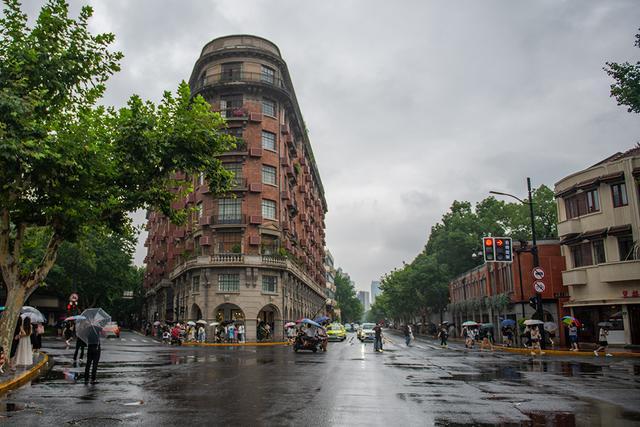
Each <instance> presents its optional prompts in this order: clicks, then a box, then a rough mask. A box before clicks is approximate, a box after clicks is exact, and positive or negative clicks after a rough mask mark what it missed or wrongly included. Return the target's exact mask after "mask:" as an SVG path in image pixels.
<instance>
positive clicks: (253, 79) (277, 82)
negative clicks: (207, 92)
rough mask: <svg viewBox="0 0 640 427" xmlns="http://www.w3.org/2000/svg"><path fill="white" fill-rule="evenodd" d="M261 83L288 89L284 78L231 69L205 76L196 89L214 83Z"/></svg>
mask: <svg viewBox="0 0 640 427" xmlns="http://www.w3.org/2000/svg"><path fill="white" fill-rule="evenodd" d="M246 82H249V83H262V84H265V85H269V86H274V87H277V88H280V89H283V90H288V89H287V86H286V84H285V82H284V80H282V79H280V78H276V77H275V76H269V75H265V74H262V73H252V72H247V71H232V72H227V73H219V74H212V75H210V76H206V77H205V78H203V79H202V80H200V81H199V82H198V86H197V87H196V90H197V89H201V88H203V87H205V86H211V85H216V84H233V83H246Z"/></svg>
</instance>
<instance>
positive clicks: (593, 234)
mask: <svg viewBox="0 0 640 427" xmlns="http://www.w3.org/2000/svg"><path fill="white" fill-rule="evenodd" d="M606 235H607V229H606V228H601V229H600V230H591V231H585V232H584V233H582V234H581V235H580V238H581V239H588V240H596V239H603V238H605V237H606Z"/></svg>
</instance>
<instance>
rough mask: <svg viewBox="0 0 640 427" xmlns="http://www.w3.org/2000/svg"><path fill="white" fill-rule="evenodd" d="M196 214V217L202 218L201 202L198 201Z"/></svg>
mask: <svg viewBox="0 0 640 427" xmlns="http://www.w3.org/2000/svg"><path fill="white" fill-rule="evenodd" d="M196 215H197V218H198V219H200V218H202V202H198V204H197V205H196Z"/></svg>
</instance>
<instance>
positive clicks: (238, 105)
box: [220, 95, 245, 118]
mask: <svg viewBox="0 0 640 427" xmlns="http://www.w3.org/2000/svg"><path fill="white" fill-rule="evenodd" d="M220 114H221V115H222V117H227V118H230V117H244V116H245V111H244V106H243V99H242V95H223V96H221V97H220Z"/></svg>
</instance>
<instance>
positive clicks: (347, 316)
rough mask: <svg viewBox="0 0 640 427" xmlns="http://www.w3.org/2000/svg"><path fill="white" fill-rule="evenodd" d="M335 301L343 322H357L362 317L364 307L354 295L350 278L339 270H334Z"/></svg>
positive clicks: (354, 291)
mask: <svg viewBox="0 0 640 427" xmlns="http://www.w3.org/2000/svg"><path fill="white" fill-rule="evenodd" d="M335 285H336V301H337V303H338V308H339V309H340V313H341V317H342V321H343V322H349V323H351V322H359V321H360V320H361V319H362V315H363V312H364V308H363V307H362V303H361V302H360V300H359V299H358V297H357V296H356V290H355V288H354V287H353V284H352V283H351V279H350V278H349V276H348V275H347V274H345V273H343V272H342V271H341V270H338V271H337V272H336V277H335Z"/></svg>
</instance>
